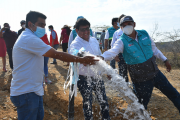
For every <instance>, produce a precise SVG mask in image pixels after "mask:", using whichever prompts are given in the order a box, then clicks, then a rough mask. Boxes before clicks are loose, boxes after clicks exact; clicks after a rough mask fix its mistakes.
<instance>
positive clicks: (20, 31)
mask: <svg viewBox="0 0 180 120" xmlns="http://www.w3.org/2000/svg"><path fill="white" fill-rule="evenodd" d="M20 24H21V27H22V28H21V29H20V30H19V31H18V37H19V35H20V34H21V33H22V31H24V30H25V28H26V27H25V24H26V21H25V20H21V22H20Z"/></svg>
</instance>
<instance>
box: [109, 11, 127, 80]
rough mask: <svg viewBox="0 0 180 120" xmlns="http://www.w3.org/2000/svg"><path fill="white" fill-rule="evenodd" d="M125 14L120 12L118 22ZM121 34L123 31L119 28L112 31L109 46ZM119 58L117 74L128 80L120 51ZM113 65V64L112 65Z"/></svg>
mask: <svg viewBox="0 0 180 120" xmlns="http://www.w3.org/2000/svg"><path fill="white" fill-rule="evenodd" d="M124 16H125V15H124V14H122V15H121V16H120V17H119V18H118V22H119V23H120V20H121V18H123V17H124ZM122 34H123V31H122V30H121V28H120V29H119V30H117V31H115V32H114V34H113V38H112V42H111V48H113V45H114V43H115V42H116V41H117V40H118V39H119V38H120V37H121V35H122ZM117 57H118V58H119V60H120V61H119V62H118V66H119V75H121V76H123V78H124V79H125V80H126V82H128V81H129V79H128V75H127V65H126V62H125V61H124V58H123V55H122V53H119V55H118V56H117ZM112 62H114V64H115V60H114V61H113V60H112V61H111V63H112ZM114 67H115V66H114Z"/></svg>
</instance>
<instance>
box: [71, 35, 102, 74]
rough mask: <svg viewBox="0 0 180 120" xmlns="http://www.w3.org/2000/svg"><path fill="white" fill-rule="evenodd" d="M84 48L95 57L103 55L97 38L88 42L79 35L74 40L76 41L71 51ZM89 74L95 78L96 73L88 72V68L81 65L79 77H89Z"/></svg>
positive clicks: (92, 38) (90, 38)
mask: <svg viewBox="0 0 180 120" xmlns="http://www.w3.org/2000/svg"><path fill="white" fill-rule="evenodd" d="M82 47H84V48H85V51H86V52H89V53H91V54H93V55H101V54H102V53H101V50H100V48H99V42H98V41H97V39H96V38H95V37H89V41H86V40H83V39H82V38H81V37H79V36H78V35H77V37H76V38H75V39H74V41H73V42H72V43H71V45H70V50H72V49H77V50H80V49H81V48H82ZM88 71H89V73H88ZM87 74H88V75H89V76H92V77H93V76H94V74H95V73H94V72H93V71H91V70H88V67H86V66H84V65H83V64H80V67H79V75H83V76H87Z"/></svg>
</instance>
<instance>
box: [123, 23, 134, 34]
mask: <svg viewBox="0 0 180 120" xmlns="http://www.w3.org/2000/svg"><path fill="white" fill-rule="evenodd" d="M133 30H134V28H133V26H132V25H126V26H125V27H124V28H123V33H125V34H126V35H130V34H131V33H132V32H133Z"/></svg>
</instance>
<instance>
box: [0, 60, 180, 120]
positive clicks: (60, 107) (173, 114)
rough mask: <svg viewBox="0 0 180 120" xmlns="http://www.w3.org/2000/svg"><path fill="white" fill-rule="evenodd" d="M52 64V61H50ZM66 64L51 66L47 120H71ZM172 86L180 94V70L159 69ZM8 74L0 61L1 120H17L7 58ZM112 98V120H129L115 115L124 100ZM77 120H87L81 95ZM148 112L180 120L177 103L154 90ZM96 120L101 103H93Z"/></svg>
mask: <svg viewBox="0 0 180 120" xmlns="http://www.w3.org/2000/svg"><path fill="white" fill-rule="evenodd" d="M49 62H52V58H51V59H49ZM65 65H66V63H65V62H62V61H59V60H58V64H57V65H52V64H49V65H48V66H49V79H50V80H52V84H50V85H46V86H45V95H44V109H45V116H44V120H67V119H68V104H69V94H68V93H69V91H68V90H66V94H65V93H64V89H63V86H64V82H65V80H66V76H67V71H68V67H67V66H65ZM159 68H160V70H161V71H162V72H163V73H164V74H165V76H166V77H167V78H168V80H169V81H170V82H171V84H172V85H173V86H174V87H175V88H176V89H177V90H178V91H179V92H180V87H179V86H180V70H179V69H174V70H172V71H171V72H170V73H168V72H166V70H165V68H164V67H159ZM7 69H8V72H3V71H2V61H1V60H0V120H17V111H16V108H15V107H14V106H13V104H12V103H11V100H10V96H9V95H10V82H11V79H12V74H11V70H10V68H9V63H8V58H7ZM107 96H108V98H109V99H108V102H109V107H110V116H111V119H112V120H125V119H123V116H122V114H115V111H114V107H116V108H117V109H118V110H119V111H121V112H123V111H124V110H125V108H126V107H127V103H126V102H125V101H123V99H122V98H118V97H111V96H109V95H108V94H107ZM74 107H75V117H74V119H75V120H83V119H84V116H83V110H82V97H81V95H80V94H79V93H78V95H77V97H75V105H74ZM148 111H150V112H151V118H152V119H153V120H180V115H179V113H178V110H177V109H176V108H175V107H174V105H173V103H172V102H171V101H170V100H169V99H168V98H167V97H165V96H164V95H163V94H162V93H161V92H160V91H159V90H158V89H156V88H154V90H153V94H152V97H151V100H150V102H149V104H148ZM93 113H94V114H93V115H94V120H99V119H100V118H101V116H100V109H99V106H98V104H97V103H93Z"/></svg>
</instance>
